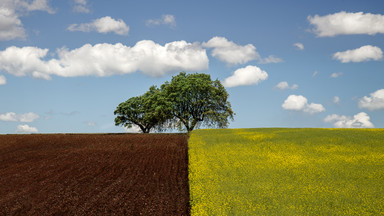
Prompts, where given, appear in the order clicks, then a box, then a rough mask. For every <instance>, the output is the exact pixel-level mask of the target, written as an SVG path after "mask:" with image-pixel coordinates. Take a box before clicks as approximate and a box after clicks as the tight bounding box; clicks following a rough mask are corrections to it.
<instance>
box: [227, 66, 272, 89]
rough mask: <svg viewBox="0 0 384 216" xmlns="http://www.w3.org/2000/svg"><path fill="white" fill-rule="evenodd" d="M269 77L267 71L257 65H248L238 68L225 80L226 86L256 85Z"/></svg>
mask: <svg viewBox="0 0 384 216" xmlns="http://www.w3.org/2000/svg"><path fill="white" fill-rule="evenodd" d="M267 78H268V74H267V72H265V71H263V70H261V69H260V68H258V67H256V66H251V65H248V66H247V67H245V68H240V69H237V70H236V71H235V72H234V73H233V75H232V76H230V77H228V78H226V79H225V80H224V81H223V85H224V86H225V87H235V86H243V85H254V84H258V83H259V82H261V81H263V80H266V79H267Z"/></svg>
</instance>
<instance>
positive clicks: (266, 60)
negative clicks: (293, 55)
mask: <svg viewBox="0 0 384 216" xmlns="http://www.w3.org/2000/svg"><path fill="white" fill-rule="evenodd" d="M280 62H283V59H281V58H278V57H275V56H273V55H270V56H268V57H266V58H260V59H259V63H260V64H270V63H280Z"/></svg>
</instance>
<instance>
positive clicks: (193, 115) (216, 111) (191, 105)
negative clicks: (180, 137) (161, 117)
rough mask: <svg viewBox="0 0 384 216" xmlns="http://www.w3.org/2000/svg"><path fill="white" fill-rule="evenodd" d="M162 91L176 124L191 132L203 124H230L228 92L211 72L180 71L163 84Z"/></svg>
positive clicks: (165, 103)
mask: <svg viewBox="0 0 384 216" xmlns="http://www.w3.org/2000/svg"><path fill="white" fill-rule="evenodd" d="M161 93H162V94H163V95H164V98H166V102H164V103H163V104H164V105H165V107H166V109H165V111H166V112H167V113H168V114H167V115H168V116H172V117H173V119H172V122H173V126H174V127H176V128H179V129H182V127H183V126H184V127H185V129H186V130H187V132H188V133H190V132H191V131H192V130H193V129H194V128H195V127H199V126H201V125H206V126H209V127H212V126H216V127H219V128H224V127H228V124H229V122H228V118H231V119H232V120H233V116H234V113H233V111H232V108H231V104H230V103H229V101H228V96H229V95H228V93H227V91H226V90H225V88H224V86H223V85H222V84H221V83H220V81H219V80H215V81H212V80H211V76H210V75H208V74H199V73H195V74H186V73H184V72H181V73H180V74H179V75H177V76H174V77H173V78H172V81H171V82H166V83H165V84H163V85H162V86H161Z"/></svg>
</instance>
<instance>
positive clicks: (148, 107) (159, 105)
mask: <svg viewBox="0 0 384 216" xmlns="http://www.w3.org/2000/svg"><path fill="white" fill-rule="evenodd" d="M163 97H164V95H163V94H161V92H160V89H158V88H156V87H155V86H151V87H150V88H149V90H148V91H147V92H146V93H145V94H144V95H141V96H137V97H132V98H129V99H128V100H127V101H125V102H122V103H120V104H119V106H117V108H116V110H115V112H114V114H115V115H117V117H116V118H115V125H116V126H118V125H123V126H125V127H127V128H131V127H132V126H133V125H137V126H138V127H139V128H140V129H141V131H142V132H143V133H149V132H150V131H151V130H162V128H163V124H165V122H166V121H167V120H168V119H169V118H170V116H168V115H167V113H166V112H165V109H164V104H163V103H164V102H165V100H164V98H163Z"/></svg>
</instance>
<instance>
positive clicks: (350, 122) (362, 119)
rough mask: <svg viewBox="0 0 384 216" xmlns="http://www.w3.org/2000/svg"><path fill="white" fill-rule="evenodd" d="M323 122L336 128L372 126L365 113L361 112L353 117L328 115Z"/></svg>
mask: <svg viewBox="0 0 384 216" xmlns="http://www.w3.org/2000/svg"><path fill="white" fill-rule="evenodd" d="M324 121H325V122H328V123H332V124H333V126H334V127H337V128H373V127H374V125H373V124H372V122H371V121H370V117H369V116H368V114H367V113H365V112H361V113H358V114H356V115H354V116H353V117H350V116H344V115H342V116H340V115H337V114H332V115H328V116H327V117H325V119H324Z"/></svg>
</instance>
